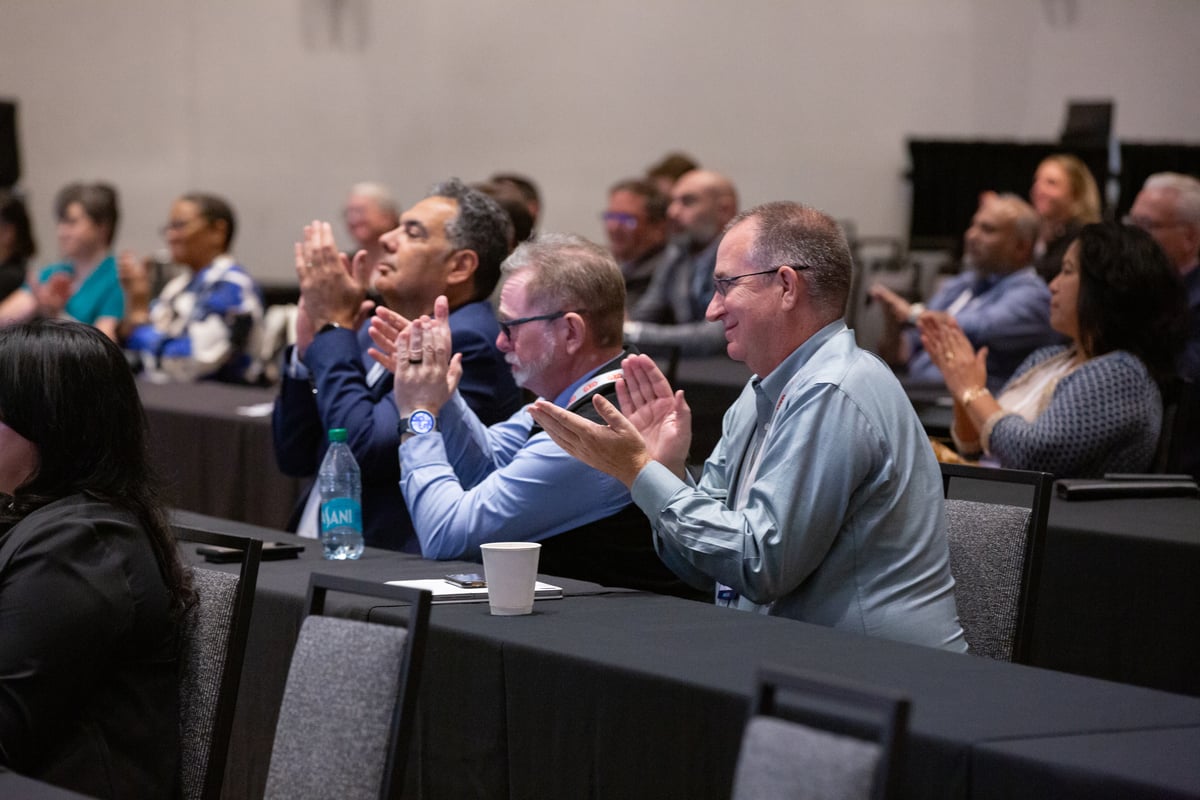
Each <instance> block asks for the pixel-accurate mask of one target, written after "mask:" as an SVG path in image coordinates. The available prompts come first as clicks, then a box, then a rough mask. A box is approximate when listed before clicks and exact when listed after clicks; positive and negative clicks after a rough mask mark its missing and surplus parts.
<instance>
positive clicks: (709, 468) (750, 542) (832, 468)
mask: <svg viewBox="0 0 1200 800" xmlns="http://www.w3.org/2000/svg"><path fill="white" fill-rule="evenodd" d="M850 274H851V261H850V252H849V248H848V246H847V244H846V240H845V237H844V235H843V234H842V232H841V230H840V228H839V227H838V225H837V223H836V222H835V221H834V220H833V219H831V218H830V217H828V216H827V215H825V214H823V213H821V212H819V211H816V210H814V209H811V208H807V207H805V206H800V205H797V204H794V203H770V204H767V205H765V206H759V207H758V208H756V209H753V210H751V211H749V212H746V213H744V214H742V215H740V216H738V217H737V218H736V219H734V221H733V222H732V223H731V224H730V226H729V228H728V229H727V231H726V233H725V237H724V239H723V240H722V242H721V246H720V249H719V250H718V254H717V263H716V268H715V271H714V280H713V283H714V287H715V292H714V294H713V298H712V301H711V302H710V303H709V306H708V312H707V316H708V318H709V319H710V320H715V321H719V322H721V323H722V324H723V326H724V331H725V339H726V342H727V349H728V352H729V355H730V356H731V357H732V358H734V359H736V360H739V361H744V362H745V363H746V364H747V365H748V366H749V367H750V368H751V369H752V370H753V371H754V373H755V375H754V377H753V378H751V380H750V383H749V384H748V385H747V387H746V389H745V390H744V391H743V393H742V395H741V397H740V398H739V399H738V400H737V402H736V403H735V404H734V405H733V407H732V408H731V409H730V410H729V411H728V412H727V413H726V415H725V420H724V427H723V434H722V438H721V441H720V442H719V443H718V444H717V447H716V449H715V450H714V452H713V454H712V455H711V456H710V457H709V459H708V461H707V462H706V463H705V465H704V470H703V473H702V475H701V477H700V479H699V481H693V480H691V479H690V478H689V477H688V475H687V473H686V472H685V470H684V460H685V458H686V456H687V451H688V445H689V443H690V439H691V431H690V425H691V419H690V410H689V409H688V407H687V403H686V402H685V401H684V399H683V395H682V393H672V391H671V388H670V386H669V385H667V381H666V378H665V377H663V375H662V373H661V372H659V371H658V370H657V368H656V367H654V366H653V363H652V362H650V361H649V360H648V359H645V358H644V357H641V356H636V357H634V358H630V359H626V361H625V362H624V363H623V368H624V377H623V380H622V381H621V382H619V383H618V385H617V394H618V397H619V399H620V401H621V405H622V408H623V410H625V411H626V413H627V414H628V416H624V415H622V414H621V413H620V412H618V411H617V410H616V408H615V407H613V406H612V405H611V404H608V403H606V402H604V401H603V400H598V401H596V403H595V404H596V406H597V410H598V411H599V412H600V413H601V415H602V416H603V417H604V418H605V420H606V421H607V423H608V427H602V426H600V425H594V424H588V423H586V422H585V421H582V420H580V419H578V417H576V416H571V415H564V414H561V413H559V412H558V411H557V410H556V409H554V408H552V407H550V406H549V405H548V404H545V403H542V402H540V401H539V402H538V403H536V404H535V405H534V407H533V410H532V413H533V416H534V418H535V419H536V420H537V421H538V422H539V423H541V424H542V425H543V426H544V427H545V428H546V430H547V432H549V433H550V435H551V436H553V437H555V440H556V441H559V442H560V444H562V445H563V447H564V448H565V449H566V450H568V451H569V452H571V453H572V454H574V455H576V456H578V457H579V458H581V459H582V460H584V461H585V462H587V463H589V464H592V465H593V466H596V467H597V468H599V469H603V470H604V471H606V472H608V473H609V474H611V475H613V476H614V477H616V478H618V479H619V480H620V481H621V482H622V483H624V484H626V485H627V486H630V487H631V490H632V494H633V498H634V502H635V503H637V505H638V506H639V507H640V508H641V509H642V510H643V511H644V512H645V513H646V515H647V516H648V517H649V518H650V520H651V522H652V525H653V527H654V535H655V544H656V546H657V548H658V551H659V553H660V555H661V556H662V558H663V559H664V561H666V562H667V564H668V565H669V566H670V567H671V568H672V569H673V570H675V572H676V573H678V574H679V575H680V576H682V577H684V578H685V579H687V580H689V581H690V582H692V583H694V584H695V585H708V586H710V587H712V588H713V590H714V591H715V594H716V599H717V602H718V603H720V604H723V605H729V606H735V607H737V608H741V609H745V610H750V611H757V612H759V613H765V614H772V615H777V616H785V617H791V618H793V619H798V620H803V621H805V622H814V623H818V624H822V625H828V626H830V627H834V628H839V629H842V630H846V631H852V632H855V633H861V634H866V635H869V636H880V637H883V638H888V639H896V640H900V641H906V642H913V643H917V644H923V645H928V646H933V647H940V648H945V649H948V650H954V651H960V652H961V651H965V650H966V643H965V641H964V639H963V635H962V628H961V626H960V625H959V623H958V617H957V611H956V609H955V604H954V581H953V579H952V578H951V576H950V567H949V550H948V546H947V542H946V521H945V516H944V513H943V504H942V489H941V477H940V471H939V469H938V466H937V462H936V461H935V460H934V458H933V452H932V450H931V449H930V447H929V443H928V440H927V439H926V437H925V434H924V432H923V431H922V429H921V425H920V422H919V421H918V420H917V418H916V415H915V413H914V412H913V410H912V406H911V404H910V403H909V402H908V400H907V398H906V397H905V395H904V392H903V390H902V389H901V387H900V385H899V383H898V382H897V381H896V379H895V378H894V377H893V376H892V374H891V371H890V370H889V369H888V368H887V366H886V365H884V364H883V363H882V362H881V361H880V360H879V359H878V358H876V357H875V356H873V355H872V354H870V353H867V352H865V351H863V350H860V349H859V348H858V347H857V346H856V345H855V343H854V335H853V332H852V331H850V330H849V329H848V328H847V327H846V325H845V323H844V322H843V321H842V319H841V318H842V315H843V313H844V310H845V305H846V298H847V296H848V293H849V286H850Z"/></svg>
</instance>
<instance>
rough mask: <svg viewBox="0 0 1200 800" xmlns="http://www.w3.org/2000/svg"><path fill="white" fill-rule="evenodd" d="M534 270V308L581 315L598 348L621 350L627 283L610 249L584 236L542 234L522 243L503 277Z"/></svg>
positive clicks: (529, 291)
mask: <svg viewBox="0 0 1200 800" xmlns="http://www.w3.org/2000/svg"><path fill="white" fill-rule="evenodd" d="M525 269H528V270H531V272H532V274H531V276H530V278H529V282H528V283H526V284H525V292H526V296H527V297H528V298H529V303H530V305H535V306H538V307H539V308H541V309H542V310H543V311H545V312H546V313H553V312H555V311H578V312H581V313H583V314H585V315H586V316H587V318H588V325H589V327H590V328H591V331H592V341H593V344H595V345H596V346H597V347H611V346H613V345H619V344H621V340H622V328H623V324H624V321H625V279H624V277H623V276H622V275H621V268H620V267H619V266H617V262H616V260H615V259H614V258H613V256H612V253H610V252H609V251H608V250H607V249H606V248H604V247H601V246H600V245H598V244H596V243H594V242H590V241H588V240H587V239H585V238H583V237H582V236H576V235H575V234H567V233H543V234H540V235H538V236H536V237H534V238H533V239H530V240H528V241H526V242H522V243H521V244H520V245H518V246H517V249H516V250H514V251H513V253H512V255H511V256H509V257H508V259H507V260H506V261H505V262H504V274H505V275H506V276H509V275H512V274H513V273H514V272H518V271H520V270H525Z"/></svg>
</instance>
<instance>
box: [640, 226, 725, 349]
mask: <svg viewBox="0 0 1200 800" xmlns="http://www.w3.org/2000/svg"><path fill="white" fill-rule="evenodd" d="M720 244H721V237H720V236H718V237H717V238H715V239H713V241H711V242H709V244H708V246H707V247H705V248H704V249H703V250H701V251H700V252H698V253H692V252H690V251H689V250H688V248H687V246H686V245H684V244H683V243H681V242H678V241H676V242H672V243H671V244H669V245H667V251H666V253H665V254H664V256H663V263H662V264H660V265H659V267H658V269H657V270H655V272H654V277H652V278H651V279H650V285H649V286H648V287H646V291H645V293H644V294H643V295H642V296H641V298H640V299H639V300H638V302H637V305H636V306H634V307H633V309H632V310H630V312H629V321H628V322H626V323H625V341H627V342H629V343H630V344H634V345H637V346H638V347H640V348H643V349H645V348H647V347H651V348H656V347H670V348H678V349H679V351H680V352H681V353H682V354H684V355H712V354H714V353H720V352H721V351H723V350H724V349H725V326H724V325H722V324H721V323H720V322H709V321H708V320H707V319H705V316H704V315H705V312H706V310H707V309H708V303H709V301H710V300H712V296H713V268H714V267H715V266H716V263H717V248H718V247H719V246H720Z"/></svg>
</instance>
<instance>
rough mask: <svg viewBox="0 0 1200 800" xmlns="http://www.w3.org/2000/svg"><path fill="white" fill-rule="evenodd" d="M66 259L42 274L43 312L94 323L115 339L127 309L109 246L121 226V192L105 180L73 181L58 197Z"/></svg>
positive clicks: (40, 300) (61, 244) (40, 298)
mask: <svg viewBox="0 0 1200 800" xmlns="http://www.w3.org/2000/svg"><path fill="white" fill-rule="evenodd" d="M54 210H55V213H56V214H57V215H58V247H59V252H60V253H61V254H62V256H63V259H64V260H63V261H62V262H61V263H58V264H52V265H50V266H48V267H46V268H45V269H43V270H42V271H41V273H40V274H39V275H38V285H37V286H36V287H35V289H34V293H35V294H36V295H37V299H38V304H39V307H40V311H41V313H42V314H43V315H45V316H48V317H59V316H67V317H70V318H71V319H75V320H78V321H79V322H86V323H88V324H89V325H95V326H96V327H97V328H99V329H100V330H101V331H103V332H104V333H105V334H106V335H107V336H108V337H109V338H110V339H112V340H114V341H116V338H117V326H118V325H119V323H120V321H121V317H122V315H123V314H124V312H125V298H124V295H122V294H121V284H120V282H119V281H118V280H117V262H116V259H115V258H113V255H112V253H111V252H110V248H111V247H112V240H113V237H114V235H115V234H116V230H117V220H118V216H119V215H118V210H117V191H116V189H114V188H113V187H112V186H109V185H108V184H105V183H93V184H83V183H72V184H69V185H68V186H66V187H64V188H63V189H62V191H60V192H59V193H58V197H57V198H55V201H54Z"/></svg>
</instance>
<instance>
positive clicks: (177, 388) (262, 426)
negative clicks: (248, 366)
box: [138, 379, 308, 528]
mask: <svg viewBox="0 0 1200 800" xmlns="http://www.w3.org/2000/svg"><path fill="white" fill-rule="evenodd" d="M138 393H139V394H140V396H141V399H142V405H143V406H144V407H145V409H146V419H147V422H148V424H149V428H150V453H151V460H152V463H154V465H155V466H156V467H157V469H158V471H159V472H160V473H161V474H162V476H163V477H164V479H165V481H166V484H167V496H168V501H169V502H170V503H171V505H172V506H174V507H175V508H180V509H185V510H188V511H196V512H198V513H202V514H210V515H212V516H214V517H221V518H224V519H231V520H236V521H238V522H249V523H253V524H256V525H264V526H267V527H270V528H284V527H286V526H287V522H288V519H289V517H290V516H291V513H292V509H293V508H294V507H295V505H296V501H297V498H299V497H300V495H301V492H303V491H304V490H305V488H306V487H307V486H308V481H307V480H304V479H299V478H292V477H289V476H287V475H284V474H283V473H282V472H280V471H279V467H278V466H276V464H275V455H274V448H273V445H272V443H271V417H270V413H269V405H270V404H271V402H272V401H273V400H274V399H275V395H276V390H274V389H264V388H258V387H251V386H233V385H229V384H223V383H215V382H212V381H204V382H200V383H161V384H160V383H151V382H149V381H147V380H144V379H141V380H139V381H138Z"/></svg>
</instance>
